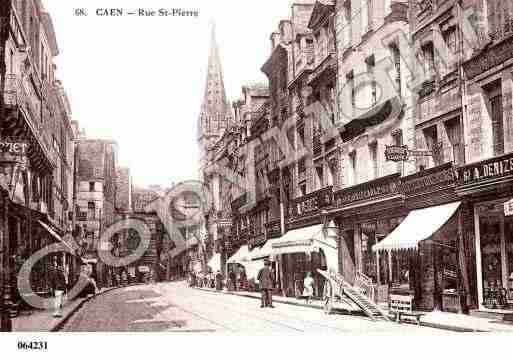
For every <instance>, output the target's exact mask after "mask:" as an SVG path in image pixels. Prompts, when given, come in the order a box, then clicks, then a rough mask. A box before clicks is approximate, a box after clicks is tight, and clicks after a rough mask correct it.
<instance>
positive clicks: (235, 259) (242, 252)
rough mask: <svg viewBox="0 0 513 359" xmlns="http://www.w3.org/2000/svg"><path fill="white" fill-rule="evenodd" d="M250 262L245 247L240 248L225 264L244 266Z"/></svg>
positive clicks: (247, 250) (246, 247)
mask: <svg viewBox="0 0 513 359" xmlns="http://www.w3.org/2000/svg"><path fill="white" fill-rule="evenodd" d="M249 261H251V258H250V256H249V248H248V246H247V245H244V246H241V247H240V248H239V250H238V251H237V252H235V254H234V255H233V256H231V257H230V258H229V259H228V260H227V261H226V263H239V264H244V263H247V262H249Z"/></svg>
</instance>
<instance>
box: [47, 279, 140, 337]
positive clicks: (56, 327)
mask: <svg viewBox="0 0 513 359" xmlns="http://www.w3.org/2000/svg"><path fill="white" fill-rule="evenodd" d="M132 286H133V285H129V286H125V287H114V288H109V289H106V290H104V291H103V292H101V293H97V294H95V295H92V296H90V297H87V298H84V299H83V300H82V301H81V302H80V303H79V304H78V305H77V306H76V307H75V308H73V310H72V311H70V312H69V313H68V314H67V315H65V316H64V317H63V318H62V320H61V321H59V322H58V323H56V324H55V325H54V326H53V327H52V328H50V329H49V332H58V331H59V330H61V329H62V328H63V327H64V326H65V325H66V323H68V321H69V320H70V318H71V317H72V316H73V315H74V314H75V313H76V312H78V311H79V310H80V309H81V308H82V307H83V306H84V304H86V303H87V302H90V301H91V300H93V299H95V298H97V297H99V296H101V295H103V294H106V293H110V292H112V291H114V290H116V289H121V288H126V287H132Z"/></svg>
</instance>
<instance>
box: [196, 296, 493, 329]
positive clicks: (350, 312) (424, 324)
mask: <svg viewBox="0 0 513 359" xmlns="http://www.w3.org/2000/svg"><path fill="white" fill-rule="evenodd" d="M194 289H197V290H201V291H204V292H210V293H219V294H229V295H234V296H238V297H245V298H253V299H259V298H257V297H254V296H252V295H248V294H239V293H234V292H225V291H221V292H218V291H214V290H210V289H204V288H194ZM273 302H276V303H281V304H288V305H295V306H298V307H306V308H314V309H323V307H322V306H320V305H315V304H313V305H312V304H302V303H292V302H287V301H285V300H280V299H275V298H273ZM339 312H340V313H342V314H349V315H355V316H362V317H365V315H362V314H360V312H356V311H355V312H352V311H347V310H339ZM419 325H420V326H422V327H429V328H435V329H442V330H448V331H452V332H458V333H487V332H491V330H483V329H472V328H464V327H457V326H452V325H444V324H435V323H427V322H420V324H419Z"/></svg>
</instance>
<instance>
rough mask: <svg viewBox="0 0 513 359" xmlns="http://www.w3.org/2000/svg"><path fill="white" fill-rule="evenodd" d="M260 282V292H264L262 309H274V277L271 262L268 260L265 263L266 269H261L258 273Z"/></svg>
mask: <svg viewBox="0 0 513 359" xmlns="http://www.w3.org/2000/svg"><path fill="white" fill-rule="evenodd" d="M258 281H259V282H260V290H261V292H262V304H261V305H260V308H264V307H269V308H274V306H273V294H272V290H273V287H274V276H273V273H272V270H271V262H269V260H267V259H266V260H265V262H264V268H262V269H260V271H259V272H258Z"/></svg>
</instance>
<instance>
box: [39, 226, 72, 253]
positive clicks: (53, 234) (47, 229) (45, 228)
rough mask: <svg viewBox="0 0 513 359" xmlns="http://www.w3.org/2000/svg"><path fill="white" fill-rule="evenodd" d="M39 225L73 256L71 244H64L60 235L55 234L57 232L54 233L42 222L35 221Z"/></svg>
mask: <svg viewBox="0 0 513 359" xmlns="http://www.w3.org/2000/svg"><path fill="white" fill-rule="evenodd" d="M37 222H38V223H39V225H40V226H41V227H42V228H43V229H44V230H45V231H47V232H48V233H49V234H50V235H51V236H52V237H54V238H55V239H56V240H57V241H58V242H60V243H62V244H64V245H65V246H66V248H68V249H69V251H70V253H71V254H75V250H74V249H73V247H72V246H71V244H69V243H68V242H66V241H65V240H64V239H63V238H62V237H61V236H60V235H58V234H57V232H55V231H54V230H53V229H52V228H51V227H50V226H49V225H47V224H46V223H44V222H43V221H39V220H38V221H37Z"/></svg>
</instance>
